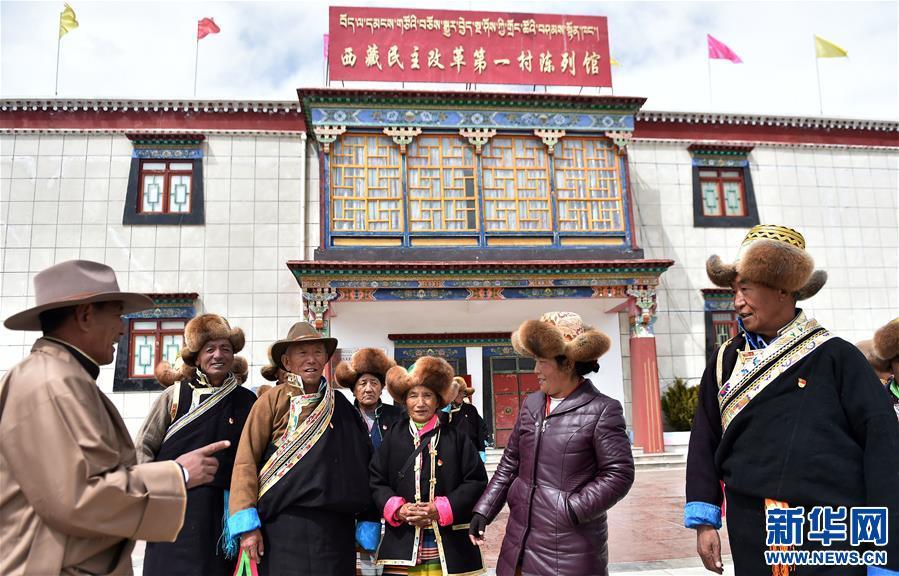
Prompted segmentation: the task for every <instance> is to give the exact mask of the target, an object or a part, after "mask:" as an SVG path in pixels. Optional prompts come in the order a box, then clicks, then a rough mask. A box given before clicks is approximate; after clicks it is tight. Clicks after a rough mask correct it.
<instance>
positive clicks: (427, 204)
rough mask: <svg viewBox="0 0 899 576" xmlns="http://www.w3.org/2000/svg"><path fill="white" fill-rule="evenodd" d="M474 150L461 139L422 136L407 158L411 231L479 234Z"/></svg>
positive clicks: (412, 146) (456, 137)
mask: <svg viewBox="0 0 899 576" xmlns="http://www.w3.org/2000/svg"><path fill="white" fill-rule="evenodd" d="M475 170H476V166H475V156H474V151H473V149H472V147H471V146H469V145H468V143H467V142H466V141H465V140H463V139H462V138H461V137H459V136H452V135H446V136H419V137H418V138H416V139H415V142H413V144H412V145H411V146H410V147H409V151H408V153H407V155H406V178H407V180H406V182H407V184H406V188H407V190H408V196H409V228H410V231H411V232H476V231H477V230H478V197H477V179H476V178H475Z"/></svg>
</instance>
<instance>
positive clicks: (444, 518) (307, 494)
mask: <svg viewBox="0 0 899 576" xmlns="http://www.w3.org/2000/svg"><path fill="white" fill-rule="evenodd" d="M707 269H708V273H709V278H710V279H711V280H712V281H713V282H714V283H715V284H717V285H719V286H726V287H730V288H732V289H733V290H734V293H735V296H734V305H735V309H736V312H737V314H738V324H739V327H740V331H739V334H738V335H737V336H736V337H734V338H732V339H731V340H730V341H729V342H727V343H726V344H724V345H723V346H721V347H720V348H719V349H718V350H717V351H716V353H715V355H714V356H713V358H712V359H711V361H710V362H709V365H708V367H707V368H706V371H705V373H704V375H703V378H702V381H701V383H700V388H699V405H698V407H697V410H696V415H695V419H694V424H693V431H692V434H691V439H690V448H689V455H688V464H687V485H686V492H687V504H686V509H685V525H686V526H687V527H688V528H693V529H695V530H696V533H697V550H698V553H699V555H700V557H701V559H702V561H703V564H704V565H705V567H706V568H707V569H708V570H711V571H714V572H718V573H721V572H722V570H723V563H722V559H721V546H720V539H719V536H718V531H717V529H718V528H720V527H721V525H722V519H723V517H724V514H725V505H724V501H725V498H726V500H727V506H726V513H727V520H728V533H729V536H730V539H731V550H732V553H733V561H734V565H735V567H736V571H737V574H740V575H742V574H747V575H752V576H754V575H762V574H775V575H776V574H788V573H791V572H792V571H794V570H795V571H796V573H798V574H841V575H842V574H856V573H858V574H862V573H864V570H865V567H864V566H852V567H844V566H841V567H827V566H817V567H814V566H799V567H797V566H791V565H775V566H770V565H768V564H767V562H766V559H765V556H764V554H763V552H764V551H766V550H768V549H769V539H767V538H766V526H767V525H766V514H767V511H770V510H772V509H773V508H780V509H784V508H790V507H797V506H802V507H804V509H806V510H810V509H811V508H812V507H814V506H832V507H840V506H847V507H849V506H865V507H882V508H884V509H885V510H886V519H885V522H886V523H885V525H884V529H885V530H888V532H889V534H888V536H889V539H888V543H887V544H885V545H883V546H882V548H883V549H884V550H886V551H887V552H888V561H887V564H886V565H885V566H879V567H875V568H873V569H874V570H880V572H876V573H878V574H896V573H897V572H896V571H895V570H896V569H897V566H899V532H897V531H899V490H897V486H899V419H897V418H896V413H894V411H893V408H892V405H891V401H890V393H891V392H890V391H892V393H893V394H896V395H897V396H899V391H897V389H896V380H895V374H896V369H897V367H899V320H894V321H892V322H890V323H889V324H887V326H885V327H884V328H882V329H881V330H879V331H878V332H877V333H876V335H875V338H874V342H873V344H871V345H870V346H869V348H870V353H869V354H868V358H869V359H870V361H871V365H873V366H874V367H875V368H876V369H878V370H881V380H880V381H878V377H877V376H876V375H875V372H874V370H872V368H871V365H869V364H868V362H866V361H865V355H863V354H862V353H861V352H859V349H857V348H856V347H854V346H852V345H851V344H848V343H847V342H845V341H843V340H841V339H840V338H837V337H836V336H835V335H833V334H832V333H831V332H829V331H828V330H827V329H826V328H824V327H822V326H820V325H819V324H818V323H817V322H816V321H815V320H813V319H810V318H808V317H807V316H806V315H805V313H804V312H803V311H802V310H801V309H799V308H797V307H796V304H797V301H798V300H802V299H805V298H809V297H811V296H812V295H814V294H815V293H816V292H817V291H818V290H820V289H821V287H822V286H823V284H824V282H825V281H826V275H825V274H824V273H823V272H821V271H815V269H814V262H813V261H812V259H811V256H810V255H809V254H808V252H806V250H805V242H804V239H803V238H802V235H801V234H799V233H798V232H797V231H795V230H792V229H789V228H784V227H779V226H758V227H755V228H753V229H752V230H751V231H750V232H749V234H748V235H747V237H746V239H745V240H744V242H743V245H742V246H741V249H740V252H739V254H738V257H737V259H736V261H735V262H734V263H732V264H725V263H723V262H722V261H721V259H720V258H718V257H712V258H711V259H710V260H709V262H708V264H707ZM34 283H35V298H36V305H35V306H33V307H32V308H29V309H28V310H25V311H23V312H20V313H18V314H15V315H13V316H11V317H9V318H8V319H7V320H6V322H5V325H6V327H7V328H9V329H14V330H41V331H42V332H43V336H42V337H41V338H39V339H38V340H37V342H36V343H35V345H34V348H33V349H32V352H31V354H30V355H29V356H28V357H27V358H25V359H24V360H23V361H21V362H20V363H19V364H17V365H16V366H14V367H12V368H11V369H10V370H9V371H8V372H7V374H6V375H5V376H4V378H3V379H2V381H0V416H2V418H0V475H2V478H0V480H2V481H0V541H2V546H3V551H2V553H0V573H3V574H4V575H7V576H9V575H18V574H66V575H84V574H130V573H131V558H130V556H131V550H132V547H133V543H134V541H135V540H146V541H147V542H148V544H147V549H146V555H145V561H144V567H143V571H144V574H146V575H147V576H153V575H157V574H166V575H170V574H203V575H207V574H209V575H212V574H221V575H227V574H233V573H235V570H236V569H237V571H238V572H239V571H240V567H239V564H238V563H239V562H240V563H243V562H245V561H249V562H251V563H253V564H254V565H255V566H256V567H257V568H258V573H259V574H262V575H280V574H306V575H327V576H341V575H345V576H349V575H351V574H356V573H364V574H372V573H374V574H381V573H383V574H388V575H389V574H394V575H396V574H409V575H416V576H432V575H433V576H436V575H442V576H450V575H459V576H461V575H475V574H483V573H485V572H486V566H485V564H484V561H483V556H482V554H481V549H480V547H481V546H483V545H484V543H485V534H486V532H487V531H488V530H489V524H490V523H491V522H492V521H493V520H494V519H495V518H496V516H497V515H498V514H499V512H500V510H501V509H502V508H503V507H504V506H505V505H508V507H509V517H508V520H507V521H506V527H505V534H504V535H503V541H502V547H501V551H500V556H499V561H498V565H497V567H496V572H497V574H498V575H499V576H518V575H521V576H537V575H540V576H542V575H550V574H553V575H555V574H562V575H581V574H583V575H596V574H599V575H605V574H607V573H608V549H607V540H608V538H607V522H606V514H607V511H608V510H609V509H610V508H611V507H612V506H613V505H615V503H616V502H618V501H619V500H621V499H622V498H623V497H624V496H625V495H626V494H627V493H628V491H629V490H630V487H631V485H632V483H633V481H634V462H633V457H632V453H631V446H630V442H629V439H628V434H627V430H626V425H625V419H624V414H623V410H622V407H621V404H620V403H619V402H618V401H616V400H614V399H612V398H610V397H608V396H606V395H604V394H602V393H600V392H599V391H598V390H597V388H596V386H594V384H593V383H592V382H591V381H590V380H589V379H588V378H587V377H586V376H587V375H589V374H591V373H595V372H597V371H598V370H599V365H598V359H599V358H600V357H601V356H602V355H603V354H605V353H606V352H607V351H608V350H609V348H610V346H611V340H610V338H609V337H608V336H607V335H605V334H603V333H602V332H600V331H599V330H597V329H595V328H592V327H590V326H588V325H586V324H585V323H584V321H583V319H582V318H581V317H580V316H579V315H577V314H574V313H571V312H551V313H547V314H544V315H542V316H541V317H540V318H539V319H535V320H527V321H525V322H523V323H522V324H521V326H520V327H519V328H518V329H517V330H516V331H514V332H513V333H512V336H511V343H512V346H513V348H514V349H515V351H516V352H517V353H518V354H520V355H523V356H527V357H530V358H533V359H534V361H535V368H534V371H535V373H536V375H537V379H538V382H539V384H540V390H539V391H538V392H535V393H532V394H530V395H528V396H527V398H526V399H525V400H524V402H523V404H522V405H521V409H520V411H519V415H518V419H517V421H516V424H515V427H514V430H513V432H512V434H511V436H510V438H509V441H508V445H507V446H506V448H505V450H504V452H503V456H502V459H501V461H500V462H499V464H498V467H497V470H496V472H495V474H494V475H493V477H492V478H491V479H490V480H489V482H488V476H487V473H486V470H485V447H486V427H485V425H484V422H483V420H482V419H481V417H480V416H479V415H478V413H477V410H476V409H475V408H474V406H473V405H471V404H470V403H468V402H466V401H465V400H466V397H468V396H470V395H471V394H472V392H473V390H472V388H471V387H470V385H469V383H468V382H467V381H466V380H465V379H464V378H461V377H459V376H457V375H455V374H454V372H453V369H452V367H451V366H450V365H449V364H448V363H447V362H446V361H445V360H443V359H441V358H437V357H431V356H424V357H421V358H419V359H418V360H417V361H416V362H415V363H414V364H412V365H411V366H410V367H408V368H405V367H402V366H398V365H396V363H395V362H394V361H393V360H392V359H390V358H389V357H388V356H387V355H386V354H385V353H384V351H382V350H380V349H377V348H363V349H360V350H358V351H356V352H355V354H353V356H352V358H351V359H350V360H349V361H343V362H341V363H339V364H338V365H337V366H336V368H335V370H334V373H333V377H332V378H331V381H329V380H328V379H327V378H326V376H325V375H326V373H327V372H326V367H327V366H328V365H329V361H330V359H331V357H332V355H333V354H334V352H335V350H336V349H337V340H336V339H334V338H331V337H327V336H323V335H322V334H320V333H319V332H317V331H316V329H315V328H314V326H312V325H311V324H309V323H306V322H298V323H296V324H294V325H293V326H292V327H291V328H290V330H289V332H288V334H287V335H286V337H284V338H283V339H279V340H277V341H276V342H274V343H272V344H271V346H270V347H269V364H268V365H267V366H266V367H264V368H263V369H262V375H263V377H264V378H265V379H266V380H269V381H271V382H272V385H267V386H265V387H262V388H260V389H259V390H258V395H257V394H254V393H253V392H252V391H250V390H249V389H248V388H246V387H245V386H243V384H244V383H245V381H246V378H247V372H248V366H247V362H246V361H245V360H243V359H242V358H241V357H240V356H238V353H239V352H240V351H241V349H242V348H243V346H244V344H245V337H244V333H243V331H242V330H241V329H240V328H238V327H232V326H231V325H230V324H229V322H228V321H227V319H225V318H223V317H222V316H219V315H216V314H203V315H200V316H198V317H196V318H194V319H192V320H191V321H190V322H188V324H187V325H186V327H185V332H184V346H183V349H182V350H181V354H180V358H179V360H178V361H177V362H175V365H174V366H171V365H169V364H167V363H162V364H160V365H159V366H158V367H157V369H156V372H155V374H156V377H157V379H158V381H159V382H160V384H161V385H162V386H163V387H164V391H163V393H162V394H161V395H160V396H159V398H158V399H157V400H156V402H155V404H154V405H153V407H152V408H151V410H150V413H149V415H148V416H147V419H146V421H145V422H144V424H143V426H142V427H141V429H140V431H139V434H138V437H137V440H136V444H134V443H132V441H131V438H130V437H129V435H128V432H127V430H126V428H125V425H124V423H123V421H122V419H121V417H120V415H119V414H118V412H117V410H116V408H115V406H114V405H113V404H112V402H111V401H110V400H109V399H108V398H107V397H106V396H105V395H104V394H103V393H102V392H101V391H100V390H99V388H98V387H97V385H96V378H97V376H98V375H99V372H100V365H104V364H109V363H111V362H112V361H113V358H114V354H115V349H114V345H115V343H116V342H118V340H119V338H120V337H121V336H122V333H123V325H122V319H121V317H122V315H123V314H127V313H132V312H136V311H139V310H141V309H145V308H148V307H150V306H152V302H151V301H150V300H149V299H148V298H146V297H145V296H142V295H139V294H132V293H126V292H121V291H120V290H119V288H118V285H117V282H116V278H115V274H114V273H113V271H112V269H110V268H108V267H107V266H105V265H102V264H98V263H94V262H88V261H70V262H64V263H61V264H57V265H56V266H53V267H51V268H49V269H47V270H45V271H43V272H41V273H39V274H37V275H36V276H35V278H34ZM865 346H866V345H863V344H860V347H861V348H862V349H863V350H867V348H865ZM340 388H343V389H346V390H348V391H351V392H352V396H353V398H354V400H353V402H350V401H349V400H348V399H347V397H346V396H344V394H342V393H341V392H339V391H338V390H339V389H340ZM385 389H386V391H387V393H388V394H389V396H390V397H391V398H392V400H393V403H392V404H391V403H385V402H382V392H383V391H384V390H385ZM887 527H888V528H887ZM816 546H817V545H816V544H815V543H812V542H810V541H809V540H808V539H807V540H806V541H805V542H799V543H798V544H797V546H796V548H797V549H802V550H805V549H815V548H816ZM818 547H820V546H818ZM778 549H783V548H782V547H781V548H778ZM797 568H798V570H797ZM869 573H870V572H869Z"/></svg>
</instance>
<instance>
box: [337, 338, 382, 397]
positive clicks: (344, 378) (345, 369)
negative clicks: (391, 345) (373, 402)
mask: <svg viewBox="0 0 899 576" xmlns="http://www.w3.org/2000/svg"><path fill="white" fill-rule="evenodd" d="M394 366H396V362H394V361H393V360H392V359H391V358H390V357H389V356H387V354H385V353H384V351H383V350H381V349H380V348H360V349H359V350H356V352H354V353H353V356H352V358H350V361H349V362H346V361H343V362H341V363H340V364H338V365H337V368H335V369H334V381H335V382H336V383H337V385H338V386H341V387H343V388H349V389H350V390H353V389H355V388H356V383H357V382H359V378H361V377H362V375H363V374H371V375H372V376H374V377H375V378H377V379H378V380H379V381H380V382H381V385H383V384H384V379H385V377H386V376H387V371H388V370H390V369H391V368H393V367H394Z"/></svg>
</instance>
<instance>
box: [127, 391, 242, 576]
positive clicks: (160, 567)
mask: <svg viewBox="0 0 899 576" xmlns="http://www.w3.org/2000/svg"><path fill="white" fill-rule="evenodd" d="M202 386H203V385H202V384H200V383H198V382H197V380H196V379H193V380H190V381H184V382H181V383H180V386H179V388H178V389H177V390H175V392H176V393H177V394H178V398H177V400H178V409H177V412H176V413H175V417H174V418H173V419H172V424H171V426H170V429H171V428H172V427H174V426H175V425H177V424H178V423H179V420H180V419H182V418H185V417H189V410H190V408H191V402H192V396H193V392H194V387H197V388H200V387H202ZM210 397H211V395H203V396H201V398H200V400H201V402H200V404H201V405H202V404H203V403H205V402H207V401H208V400H209V399H210ZM255 401H256V395H255V394H253V393H252V392H250V391H249V390H247V389H246V388H243V387H242V386H240V385H238V386H237V387H235V388H234V389H233V390H232V391H231V392H229V393H228V394H227V395H226V396H224V397H223V398H222V399H221V400H220V401H219V402H217V403H216V404H215V405H214V406H213V407H212V408H210V409H209V410H208V411H206V412H205V413H203V414H202V415H200V416H199V417H197V418H196V419H195V420H193V421H191V422H190V423H189V424H187V425H185V426H184V427H183V428H181V429H180V430H178V431H177V432H175V433H173V434H171V436H169V437H167V438H165V440H163V442H162V446H161V447H160V448H159V452H158V453H157V454H156V458H155V461H157V462H161V461H164V460H174V459H175V458H178V457H179V456H181V455H182V454H186V453H187V452H191V451H192V450H196V449H197V448H202V447H203V446H206V445H207V444H211V443H213V442H218V441H219V440H230V441H231V447H230V448H227V449H225V450H222V451H221V452H218V453H217V454H216V458H218V460H219V468H218V471H217V472H216V475H215V478H213V480H212V482H210V483H209V484H206V485H204V486H197V487H196V488H192V489H190V490H188V491H187V511H186V512H185V515H184V527H183V528H182V529H181V532H180V533H179V534H178V539H177V540H175V542H172V543H168V542H149V543H147V551H146V555H145V556H144V568H143V573H144V574H145V576H174V575H179V574H183V575H185V576H188V575H196V574H203V575H204V576H205V575H207V574H208V575H210V576H214V575H225V576H230V575H231V574H233V572H234V560H228V559H226V558H225V556H224V553H223V552H222V550H221V549H220V547H219V546H218V542H219V538H220V537H221V534H222V527H223V524H222V523H223V518H224V517H225V513H226V509H225V492H226V491H227V490H228V489H229V487H230V485H231V470H232V468H233V466H234V455H235V453H236V451H237V444H238V441H239V440H240V434H241V431H242V430H243V426H244V423H245V422H246V421H247V416H248V415H249V413H250V409H251V408H252V407H253V403H254V402H255Z"/></svg>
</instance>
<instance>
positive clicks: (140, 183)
mask: <svg viewBox="0 0 899 576" xmlns="http://www.w3.org/2000/svg"><path fill="white" fill-rule="evenodd" d="M146 164H165V169H164V170H148V169H146V168H144V166H145V165H146ZM172 164H191V169H190V170H172V169H171V168H170V166H171V165H172ZM146 175H151V176H162V210H160V211H156V212H148V211H146V210H144V176H146ZM172 176H190V197H189V198H188V199H187V210H186V211H184V212H171V211H169V203H170V202H169V201H170V199H171V198H170V197H171V184H172ZM193 203H194V170H193V160H162V159H160V160H156V159H152V158H147V159H145V160H141V162H140V173H139V174H138V180H137V212H138V213H139V214H190V213H191V211H192V210H193Z"/></svg>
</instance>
